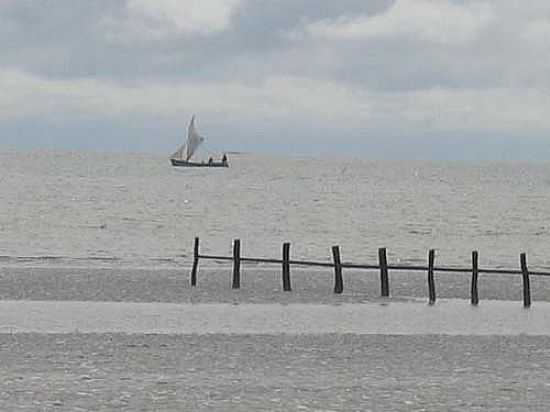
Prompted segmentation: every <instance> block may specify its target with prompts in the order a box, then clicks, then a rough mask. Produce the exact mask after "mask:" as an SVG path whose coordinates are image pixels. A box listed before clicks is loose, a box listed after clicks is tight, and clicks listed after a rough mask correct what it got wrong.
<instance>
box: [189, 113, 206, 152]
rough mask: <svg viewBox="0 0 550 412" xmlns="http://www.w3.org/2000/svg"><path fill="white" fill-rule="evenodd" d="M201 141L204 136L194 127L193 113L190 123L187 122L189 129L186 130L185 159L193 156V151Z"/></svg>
mask: <svg viewBox="0 0 550 412" xmlns="http://www.w3.org/2000/svg"><path fill="white" fill-rule="evenodd" d="M203 141H204V137H202V136H201V135H199V134H198V133H197V130H196V129H195V115H193V117H192V118H191V123H189V129H188V130H187V157H186V159H185V160H189V159H191V156H193V153H195V151H196V150H197V149H198V148H199V146H200V144H201V143H202V142H203Z"/></svg>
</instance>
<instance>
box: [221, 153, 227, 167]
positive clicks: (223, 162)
mask: <svg viewBox="0 0 550 412" xmlns="http://www.w3.org/2000/svg"><path fill="white" fill-rule="evenodd" d="M222 164H227V155H226V154H225V153H224V154H223V156H222Z"/></svg>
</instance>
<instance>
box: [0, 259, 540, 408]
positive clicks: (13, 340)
mask: <svg viewBox="0 0 550 412" xmlns="http://www.w3.org/2000/svg"><path fill="white" fill-rule="evenodd" d="M292 274H293V289H294V290H293V292H291V293H283V292H282V291H281V285H280V271H279V270H277V269H275V270H273V271H269V270H268V271H265V270H264V271H257V270H256V271H255V270H253V269H251V268H249V269H246V270H245V272H244V274H243V282H242V289H241V290H239V291H233V290H231V288H230V276H231V273H230V269H224V270H215V271H206V270H201V272H199V287H198V288H196V289H191V288H190V287H189V286H188V270H187V269H182V271H181V272H179V271H169V270H167V271H150V270H134V269H132V270H123V269H117V270H108V269H104V270H86V269H68V268H65V269H55V268H40V269H29V268H17V269H14V268H2V269H0V299H2V300H13V299H15V300H18V299H27V300H62V301H68V300H73V301H88V300H92V301H118V302H172V303H178V302H179V303H198V304H204V303H241V304H242V303H251V304H263V303H283V304H292V303H307V304H312V303H314V304H319V303H321V304H341V303H346V302H347V303H362V302H367V301H372V300H374V299H377V298H378V296H379V283H378V274H377V273H375V272H368V273H366V272H359V273H356V272H347V271H346V272H344V282H345V283H344V287H345V290H344V294H343V295H341V296H338V295H334V294H333V293H332V286H333V285H332V273H331V272H330V271H326V272H307V271H293V272H292ZM390 276H391V290H392V296H393V297H392V301H394V302H395V301H400V300H403V301H406V300H408V299H410V298H411V297H412V298H421V299H425V298H426V295H427V290H426V279H425V274H420V273H415V274H391V273H390ZM548 286H550V284H549V283H548V280H547V279H541V278H533V279H532V295H533V301H534V303H533V305H534V307H533V309H534V310H536V308H537V306H536V304H537V301H542V300H544V301H550V290H549V289H550V288H549V287H548ZM437 287H438V297H441V298H462V299H464V298H468V296H469V276H468V275H445V276H443V275H440V276H439V275H438V276H437ZM521 296H522V291H521V278H520V277H519V276H517V277H515V276H501V277H498V276H488V275H487V276H483V277H481V278H480V298H481V303H480V305H481V306H480V308H483V304H484V302H483V300H484V299H506V300H517V301H520V300H521ZM421 305H423V306H424V307H426V308H428V309H429V307H428V306H427V305H425V304H422V303H421ZM514 305H516V303H514ZM517 311H518V313H525V310H524V309H523V308H522V307H521V302H517ZM549 348H550V338H549V337H545V336H522V335H519V336H444V335H437V334H435V335H434V334H427V335H421V336H407V335H399V336H395V335H391V334H379V335H358V334H342V333H339V334H331V333H325V334H321V335H319V334H315V335H313V334H298V335H286V334H276V335H273V334H271V335H264V334H236V335H235V334H227V333H226V334H210V335H196V334H189V335H160V334H156V335H155V334H153V335H151V334H111V333H102V334H82V333H69V334H62V335H56V334H25V333H24V334H10V333H4V334H0V364H1V365H2V367H1V368H0V410H10V411H12V410H13V411H15V410H23V411H37V410H47V411H50V410H55V411H56V410H63V411H79V410H101V411H119V410H126V411H139V410H142V411H150V410H158V411H180V410H198V411H211V410H214V411H216V410H217V411H250V410H255V411H256V410H265V411H268V410H269V411H290V410H292V411H300V410H302V411H353V410H358V411H359V410H360V411H369V410H372V411H380V410H395V411H422V410H425V411H440V410H448V411H464V410H470V411H546V410H547V409H548V407H547V406H548V404H549V403H550V386H549V383H548V382H550V349H549Z"/></svg>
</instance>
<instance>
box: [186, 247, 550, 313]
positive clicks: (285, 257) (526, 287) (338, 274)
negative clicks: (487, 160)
mask: <svg viewBox="0 0 550 412" xmlns="http://www.w3.org/2000/svg"><path fill="white" fill-rule="evenodd" d="M200 259H207V260H218V261H232V262H233V279H232V287H233V289H239V288H240V287H241V262H254V263H268V264H280V265H282V282H283V290H284V291H286V292H290V291H291V290H292V287H291V279H290V266H291V265H295V266H311V267H315V266H316V267H329V268H333V270H334V293H337V294H340V293H342V292H343V291H344V281H343V277H342V269H364V270H379V271H380V293H381V296H382V297H389V296H390V281H389V274H388V272H389V271H390V270H392V271H409V272H410V271H416V272H426V273H427V275H428V296H429V303H430V304H434V303H435V301H436V291H435V280H434V274H435V272H453V273H471V275H472V278H471V288H470V296H471V303H472V305H477V304H478V303H479V295H478V289H477V282H478V275H479V274H481V273H488V274H502V275H522V279H523V305H524V306H525V307H526V308H527V307H530V306H531V287H530V283H529V277H530V276H550V272H541V271H529V269H528V267H527V255H526V254H525V253H521V254H520V269H519V270H514V269H487V268H480V267H479V266H478V252H477V251H473V252H472V266H471V267H468V268H457V267H445V266H435V250H434V249H431V250H430V251H429V252H428V265H427V266H420V265H392V264H388V260H387V257H386V248H379V249H378V264H356V263H348V262H342V260H341V256H340V247H339V246H332V259H333V260H332V262H320V261H311V260H295V259H290V243H283V248H282V258H281V259H271V258H254V257H244V256H242V255H241V241H240V240H239V239H235V240H234V241H233V256H218V255H207V254H201V253H200V249H199V238H198V237H196V238H195V245H194V250H193V267H192V269H191V286H196V285H197V272H198V266H199V260H200Z"/></svg>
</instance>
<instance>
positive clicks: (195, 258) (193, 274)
mask: <svg viewBox="0 0 550 412" xmlns="http://www.w3.org/2000/svg"><path fill="white" fill-rule="evenodd" d="M198 266H199V238H198V237H196V238H195V247H194V249H193V269H191V286H197V268H198Z"/></svg>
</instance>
